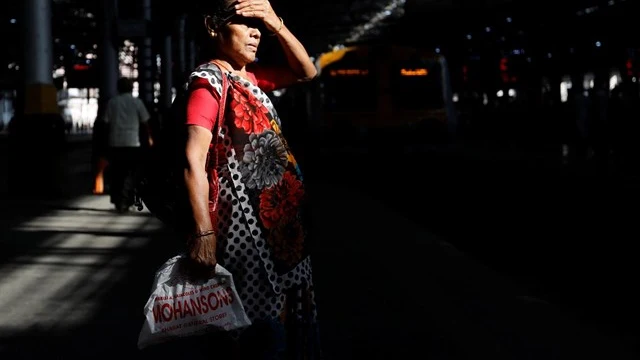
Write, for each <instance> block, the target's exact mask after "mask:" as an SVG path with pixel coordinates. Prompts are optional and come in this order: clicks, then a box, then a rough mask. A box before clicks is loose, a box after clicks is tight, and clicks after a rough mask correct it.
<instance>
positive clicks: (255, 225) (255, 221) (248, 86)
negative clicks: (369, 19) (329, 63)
mask: <svg viewBox="0 0 640 360" xmlns="http://www.w3.org/2000/svg"><path fill="white" fill-rule="evenodd" d="M207 3H208V4H209V5H208V6H207V10H208V11H207V13H206V16H205V17H204V29H203V30H205V31H207V33H208V36H209V38H210V39H209V46H211V49H212V50H213V53H214V54H215V55H214V56H213V57H212V58H211V59H210V61H209V62H207V63H205V64H203V65H201V66H199V67H198V68H197V69H195V71H193V73H192V74H191V76H190V81H189V85H188V89H189V93H188V100H187V121H186V122H187V125H188V126H187V145H186V159H187V166H186V169H185V172H184V176H185V181H186V184H187V193H188V196H189V202H190V205H191V210H192V211H191V212H192V216H193V229H192V234H191V236H189V239H188V245H189V255H190V257H191V259H192V260H193V264H195V265H196V266H197V267H199V268H200V269H211V268H212V267H214V266H215V264H216V263H217V262H218V261H219V262H220V264H221V265H223V266H224V267H225V268H227V269H228V270H229V271H231V272H232V273H233V275H234V279H235V281H236V284H237V288H238V291H239V294H240V297H241V299H240V300H242V303H243V305H244V306H245V309H246V311H247V314H248V316H249V317H250V319H251V320H252V322H253V324H254V325H253V326H252V327H250V328H249V329H246V330H244V331H241V332H239V333H238V334H234V335H237V336H234V339H235V340H234V342H235V344H237V345H238V346H237V348H239V349H240V351H241V352H242V356H243V357H245V358H250V359H263V358H265V359H266V358H269V359H280V358H283V359H284V358H286V359H289V358H291V359H294V358H295V359H297V358H307V359H314V358H318V357H319V348H318V347H317V329H316V312H315V302H314V295H313V282H312V276H311V263H310V258H309V256H308V254H307V251H306V250H307V249H306V246H305V241H304V240H305V232H304V229H303V227H302V216H303V214H302V211H301V209H302V202H303V201H304V197H305V196H304V190H305V189H304V186H303V183H302V176H301V174H300V171H299V168H298V166H297V165H296V161H295V159H294V157H293V155H292V154H291V152H290V151H289V147H288V146H287V143H286V141H285V140H284V138H282V136H281V134H280V119H279V118H278V115H277V113H276V110H275V109H274V108H273V104H272V103H271V102H270V100H269V98H268V97H267V96H266V95H265V92H269V91H272V90H275V89H277V88H283V87H286V86H289V85H292V84H295V83H298V82H303V81H308V80H311V79H313V78H314V77H315V76H316V73H317V72H316V69H315V66H314V65H313V63H312V61H311V60H310V58H309V56H308V54H307V52H306V50H305V49H304V47H303V46H302V44H301V43H300V42H299V41H298V40H297V39H296V37H295V36H294V35H293V34H292V33H291V32H290V31H289V30H288V29H287V27H286V25H285V24H284V21H283V20H282V18H280V17H278V16H277V15H276V13H275V12H274V10H273V9H272V7H271V5H270V4H269V2H268V1H267V0H239V1H230V0H218V1H215V0H209V1H208V2H207ZM265 33H266V34H268V35H273V36H276V37H277V39H278V40H279V43H280V44H281V46H282V49H283V51H284V54H285V56H286V59H287V61H288V67H287V68H284V69H266V68H261V67H259V66H257V65H256V64H254V62H255V59H256V52H257V50H258V45H259V43H260V40H261V37H262V36H264V35H265ZM223 77H225V78H226V79H227V80H228V81H225V82H223ZM223 84H228V88H227V96H226V102H225V103H224V104H221V103H220V99H221V95H222V94H223V87H222V85H223ZM221 105H224V106H225V109H226V111H225V116H224V119H222V120H221V121H220V122H216V120H217V114H218V110H219V108H220V106H221ZM212 141H213V143H212ZM210 144H216V145H214V146H211V150H210ZM214 159H215V160H214ZM212 164H217V167H216V166H211V165H212ZM212 168H215V170H214V169H212ZM207 169H209V170H207Z"/></svg>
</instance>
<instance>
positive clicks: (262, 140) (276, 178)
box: [240, 130, 289, 189]
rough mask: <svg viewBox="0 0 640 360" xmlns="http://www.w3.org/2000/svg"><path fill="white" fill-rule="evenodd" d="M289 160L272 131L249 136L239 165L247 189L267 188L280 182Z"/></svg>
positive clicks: (282, 145) (284, 149)
mask: <svg viewBox="0 0 640 360" xmlns="http://www.w3.org/2000/svg"><path fill="white" fill-rule="evenodd" d="M288 162H289V160H288V157H287V149H286V148H285V147H284V144H282V142H281V141H280V138H279V137H278V136H277V135H276V133H275V132H273V131H272V130H267V131H265V132H263V133H262V134H251V135H249V143H248V144H246V145H245V146H244V154H243V156H242V163H241V165H240V167H241V168H240V172H241V174H242V179H243V181H244V182H245V184H246V186H247V188H249V189H263V188H269V187H272V186H274V185H276V184H277V183H279V182H280V180H281V179H282V176H283V174H284V172H285V169H286V167H287V164H288Z"/></svg>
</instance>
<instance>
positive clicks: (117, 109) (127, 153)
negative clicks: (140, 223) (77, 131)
mask: <svg viewBox="0 0 640 360" xmlns="http://www.w3.org/2000/svg"><path fill="white" fill-rule="evenodd" d="M132 92H133V82H132V81H131V80H130V79H127V78H120V79H119V80H118V95H117V96H114V97H113V98H111V99H109V102H108V103H107V110H106V113H105V116H104V123H105V126H107V127H108V146H109V157H108V161H109V169H110V171H109V177H110V186H109V195H110V196H111V203H112V204H114V206H115V208H116V210H117V211H118V212H120V213H123V212H126V211H127V210H128V209H129V207H130V206H131V205H133V203H134V193H133V192H134V184H133V182H134V175H135V171H136V169H137V166H138V160H139V158H140V150H141V149H140V147H141V142H140V133H141V130H144V133H145V134H148V137H147V138H146V141H148V143H149V146H152V145H153V140H152V137H151V132H150V131H149V118H150V116H149V112H148V111H147V109H146V107H145V105H144V103H143V102H142V100H140V99H138V98H136V97H134V96H133V94H132Z"/></svg>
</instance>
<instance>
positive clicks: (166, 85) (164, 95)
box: [160, 34, 173, 110]
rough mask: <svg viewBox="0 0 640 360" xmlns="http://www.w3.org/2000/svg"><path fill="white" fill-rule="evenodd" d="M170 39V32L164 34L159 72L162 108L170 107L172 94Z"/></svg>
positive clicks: (171, 50)
mask: <svg viewBox="0 0 640 360" xmlns="http://www.w3.org/2000/svg"><path fill="white" fill-rule="evenodd" d="M171 40H172V39H171V34H165V36H164V46H163V47H162V50H163V54H162V63H161V66H162V69H161V72H160V73H161V75H162V83H161V87H160V91H161V99H162V101H161V106H162V110H166V109H169V108H170V107H171V100H172V95H173V91H172V89H173V71H172V69H173V56H172V52H173V48H172V44H171Z"/></svg>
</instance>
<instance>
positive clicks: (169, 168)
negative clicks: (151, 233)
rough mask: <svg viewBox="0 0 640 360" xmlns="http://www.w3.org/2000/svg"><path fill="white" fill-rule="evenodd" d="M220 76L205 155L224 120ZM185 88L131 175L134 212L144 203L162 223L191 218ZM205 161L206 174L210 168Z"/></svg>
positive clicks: (225, 85) (225, 87)
mask: <svg viewBox="0 0 640 360" xmlns="http://www.w3.org/2000/svg"><path fill="white" fill-rule="evenodd" d="M220 72H221V74H223V75H222V94H221V97H220V106H219V109H218V110H219V111H218V117H217V119H216V121H215V123H214V126H213V129H211V132H212V134H213V138H212V140H211V144H210V145H209V157H211V155H212V153H211V152H212V151H214V152H215V149H216V145H217V142H218V135H217V130H219V128H220V124H221V122H222V121H223V120H222V119H224V112H225V105H226V100H227V93H228V79H227V77H226V76H225V75H224V72H222V71H220ZM188 98H189V91H188V90H185V91H181V92H179V93H178V94H177V95H176V98H175V100H174V101H173V103H172V104H171V108H170V109H169V111H168V113H167V116H165V119H163V121H162V127H161V129H160V131H159V133H158V134H157V135H156V136H154V145H153V146H152V147H150V148H148V149H145V151H146V152H145V154H144V155H143V161H141V165H140V167H139V170H138V173H137V175H136V177H135V186H134V194H135V197H134V205H135V206H136V207H137V209H138V211H142V210H143V209H144V207H145V206H146V207H147V209H148V210H149V212H150V213H152V214H153V215H154V216H155V217H156V218H158V219H159V220H160V221H162V222H163V223H164V224H166V225H169V226H173V227H180V226H181V225H185V224H186V223H188V222H190V221H191V218H192V217H191V210H190V209H191V206H190V203H189V200H188V195H187V191H186V186H185V183H184V169H185V162H186V157H185V154H184V149H185V145H186V140H187V126H185V119H186V110H187V100H188ZM214 158H215V161H214V162H213V164H211V167H213V168H214V169H215V168H216V167H217V165H218V161H217V160H218V159H217V156H214ZM209 164H210V162H209V161H207V173H209V171H210V165H209Z"/></svg>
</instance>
